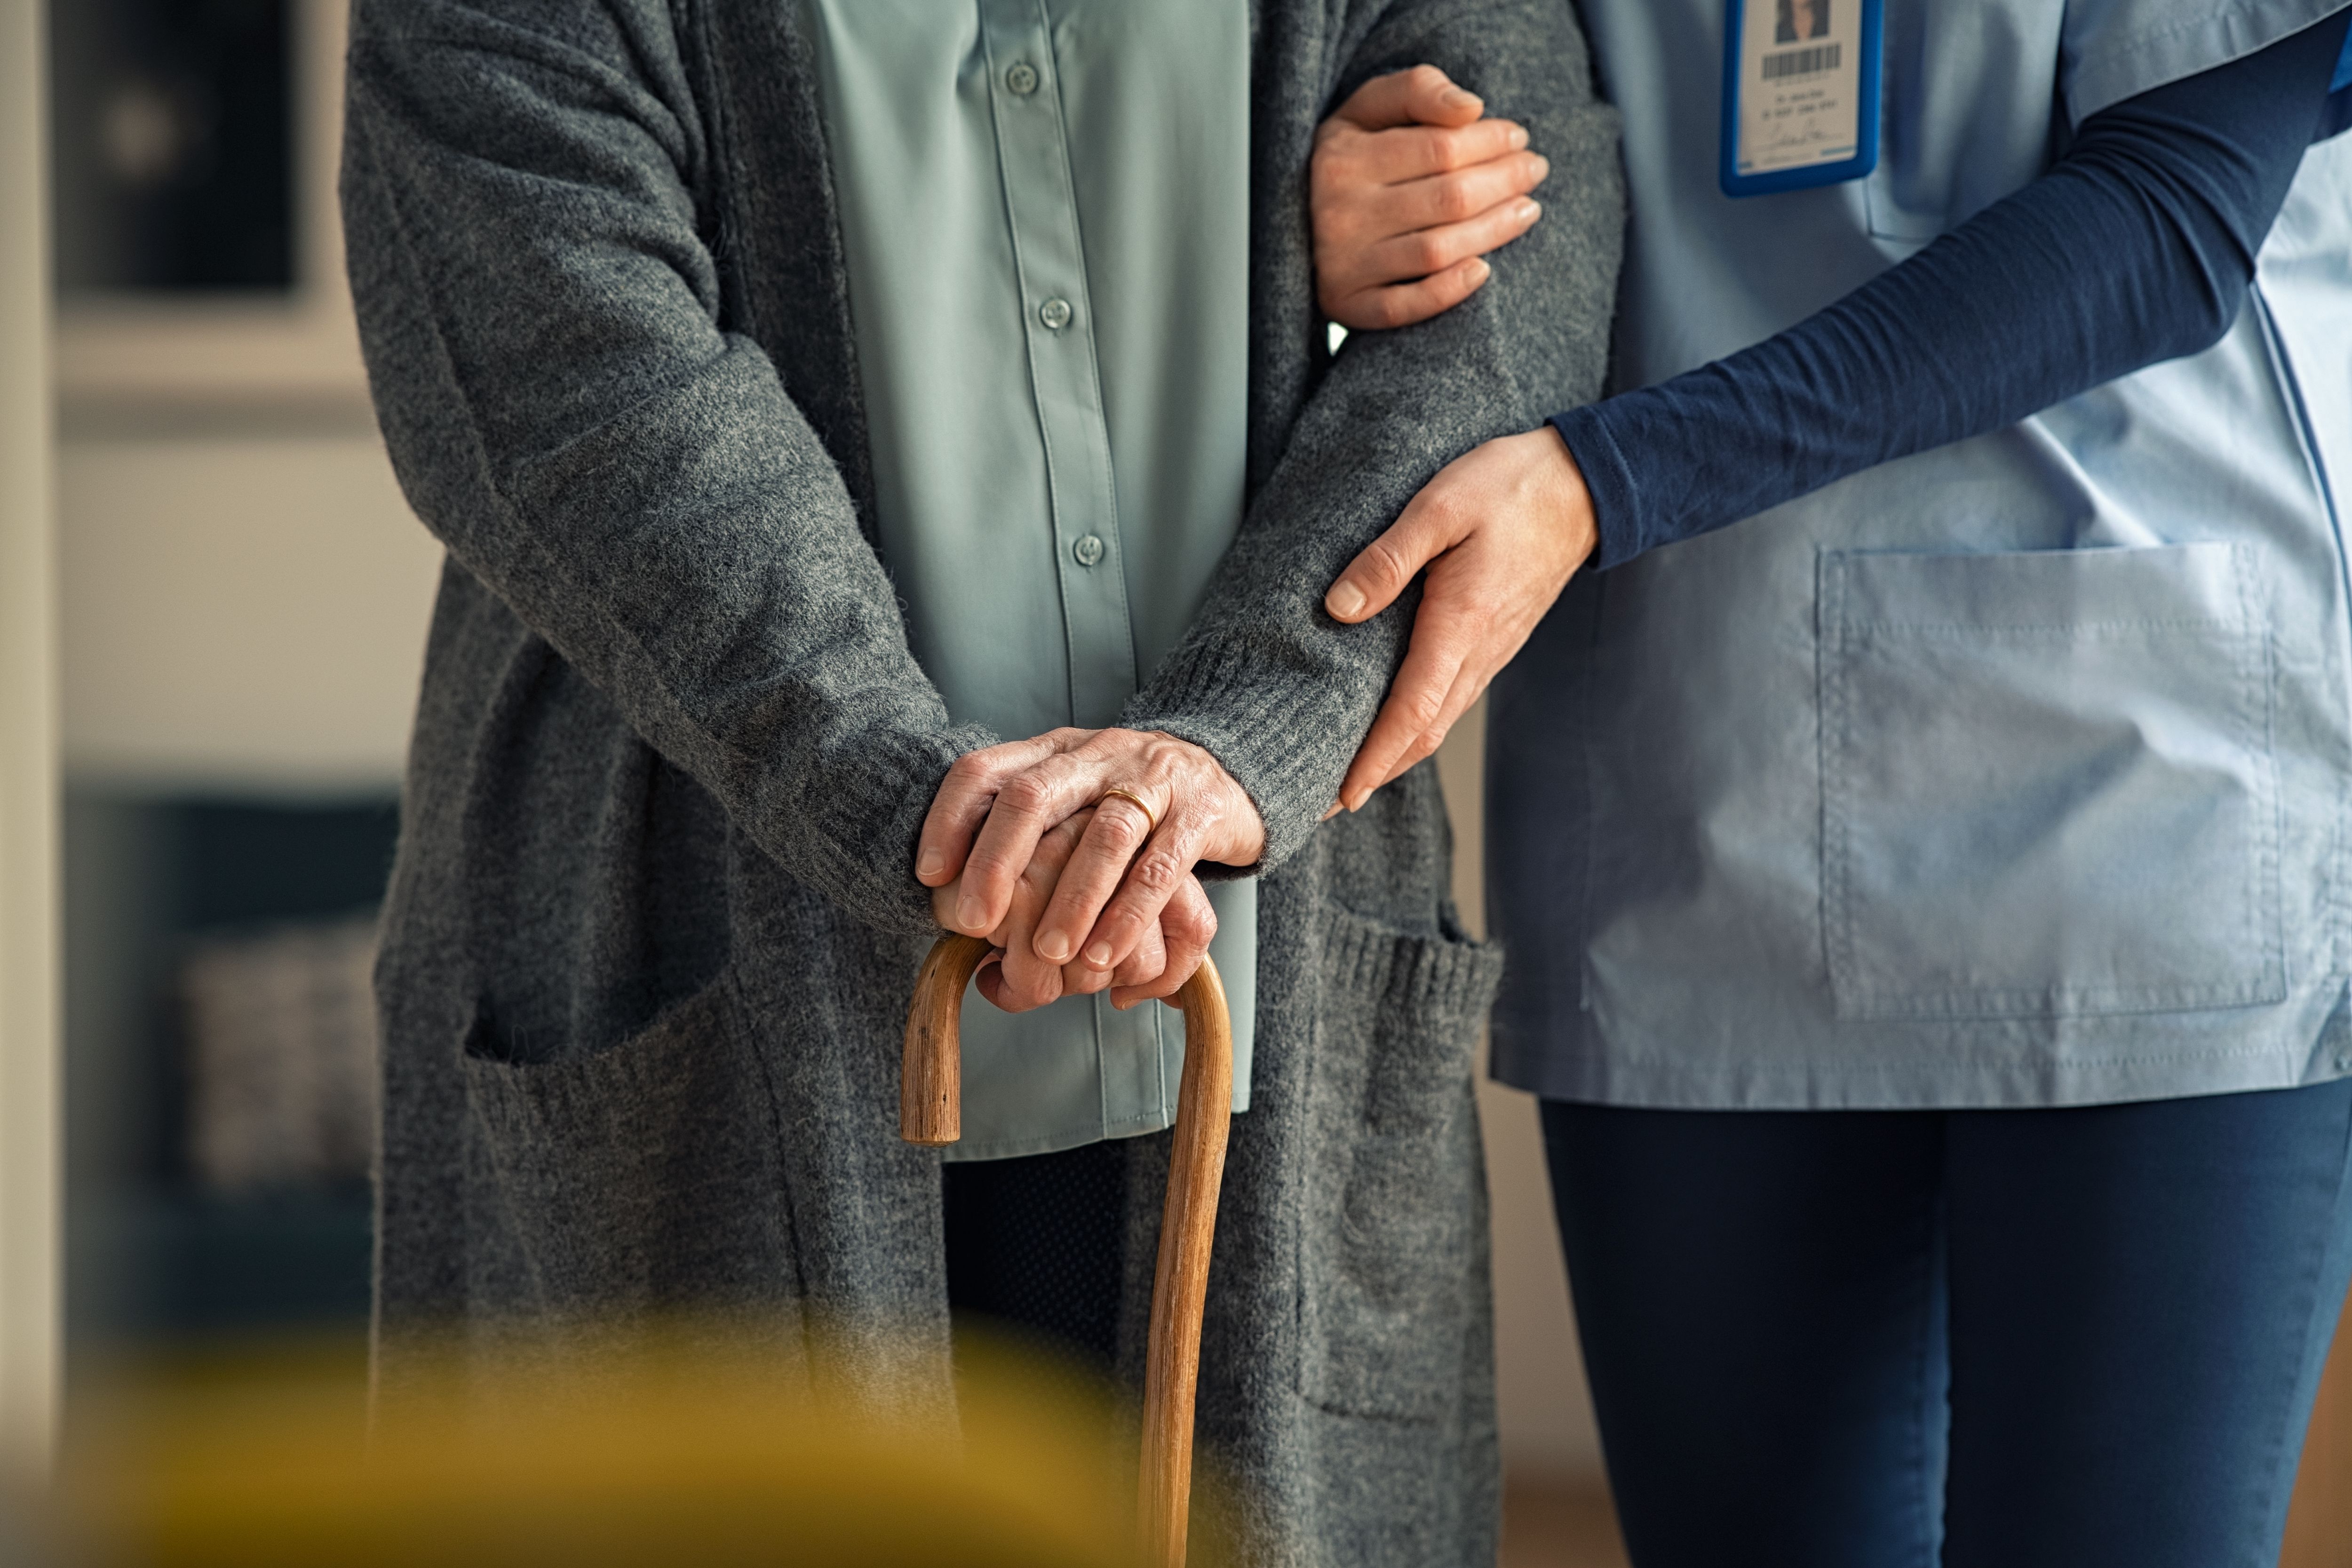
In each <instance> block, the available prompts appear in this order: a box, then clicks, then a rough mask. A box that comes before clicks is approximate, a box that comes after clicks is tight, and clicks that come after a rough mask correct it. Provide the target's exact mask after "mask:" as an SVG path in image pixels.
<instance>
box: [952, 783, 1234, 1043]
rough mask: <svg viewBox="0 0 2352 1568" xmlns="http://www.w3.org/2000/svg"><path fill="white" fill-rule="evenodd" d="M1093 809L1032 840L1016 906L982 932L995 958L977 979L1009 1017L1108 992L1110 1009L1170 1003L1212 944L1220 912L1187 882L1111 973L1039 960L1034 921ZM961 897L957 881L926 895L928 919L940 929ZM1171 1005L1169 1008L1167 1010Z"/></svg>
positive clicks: (1015, 893)
mask: <svg viewBox="0 0 2352 1568" xmlns="http://www.w3.org/2000/svg"><path fill="white" fill-rule="evenodd" d="M1093 820H1094V813H1093V812H1092V811H1090V810H1089V811H1082V812H1079V813H1078V814H1077V815H1076V816H1073V817H1070V818H1068V819H1067V820H1066V821H1064V822H1062V823H1060V824H1058V825H1056V826H1055V827H1053V828H1052V829H1051V830H1049V831H1048V832H1047V833H1046V834H1045V837H1042V838H1040V839H1039V840H1038V841H1037V853H1036V854H1035V855H1034V856H1033V857H1031V858H1030V861H1029V864H1028V865H1027V866H1025V867H1024V868H1022V872H1021V876H1020V878H1019V879H1018V881H1017V882H1016V883H1015V885H1014V888H1013V905H1012V908H1011V910H1009V911H1008V912H1007V913H1006V915H1005V917H1004V919H1003V921H1001V922H1000V923H999V924H998V925H997V927H996V929H995V930H993V931H989V932H988V933H987V936H988V941H989V943H990V945H991V946H992V947H994V948H995V949H996V952H995V953H994V954H993V955H992V956H991V957H990V958H988V959H987V960H985V961H984V962H983V963H982V965H981V968H980V972H979V973H978V974H977V975H975V976H974V980H975V983H976V984H978V985H979V986H980V994H982V995H983V996H985V997H987V998H988V999H989V1000H990V1001H991V1002H992V1003H994V1004H995V1005H997V1006H999V1007H1002V1008H1003V1009H1004V1011H1006V1012H1008V1013H1025V1012H1027V1011H1029V1010H1030V1009H1031V1008H1033V1007H1042V1006H1044V1005H1045V1004H1047V1003H1048V1002H1054V1001H1058V1000H1060V999H1061V998H1062V997H1064V996H1090V995H1092V994H1095V993H1096V992H1097V991H1101V990H1103V989H1105V988H1108V989H1109V991H1110V999H1111V1005H1113V1006H1115V1007H1118V1008H1121V1009H1124V1008H1128V1007H1131V1006H1133V1005H1135V1004H1137V1003H1138V1002H1148V1001H1151V1000H1154V999H1155V998H1156V999H1159V1000H1162V1001H1166V1000H1168V999H1170V998H1171V997H1173V996H1174V995H1175V994H1176V992H1177V990H1178V989H1179V988H1180V987H1181V986H1182V985H1183V984H1184V982H1185V981H1187V980H1189V979H1191V978H1192V972H1193V971H1194V970H1195V969H1198V968H1199V967H1200V964H1201V955H1202V953H1204V952H1208V950H1209V939H1210V938H1212V937H1213V936H1215V935H1216V934H1217V911H1216V910H1214V909H1213V908H1211V907H1210V904H1209V896H1208V894H1207V893H1205V892H1203V891H1202V889H1201V884H1200V883H1199V882H1198V881H1197V880H1195V879H1192V877H1189V876H1188V877H1186V878H1185V879H1184V880H1183V883H1182V885H1181V886H1180V887H1179V888H1178V889H1176V894H1175V896H1174V897H1173V898H1171V899H1170V900H1168V905H1167V907H1166V908H1165V909H1163V910H1160V918H1159V920H1157V921H1154V922H1153V923H1152V925H1151V928H1150V930H1149V931H1145V932H1144V934H1143V940H1142V941H1141V942H1138V943H1137V944H1136V947H1135V951H1134V952H1131V953H1129V954H1128V955H1127V957H1126V958H1124V959H1122V960H1120V961H1119V963H1118V964H1117V966H1116V967H1114V968H1112V969H1090V968H1088V967H1087V965H1085V964H1083V963H1064V964H1053V963H1045V962H1044V961H1043V960H1041V959H1039V958H1038V957H1037V955H1036V950H1035V947H1034V939H1035V934H1036V929H1037V921H1038V918H1039V917H1040V916H1042V915H1043V914H1044V913H1045V907H1046V905H1047V903H1048V902H1049V901H1050V900H1052V898H1053V895H1054V889H1055V884H1056V883H1057V882H1058V881H1059V880H1060V878H1061V875H1062V869H1063V868H1064V867H1065V866H1066V865H1067V864H1068V863H1069V858H1070V856H1071V854H1072V852H1073V851H1075V850H1076V848H1077V847H1078V844H1079V841H1080V840H1081V839H1083V838H1084V837H1085V836H1086V830H1087V824H1088V823H1090V822H1092V821H1093ZM962 896H963V883H962V879H960V878H959V879H956V880H954V881H951V882H950V883H948V885H947V886H945V887H943V888H938V889H933V890H932V893H931V913H932V916H933V918H935V919H937V920H938V921H939V922H940V924H941V925H949V924H950V923H951V922H952V921H953V919H954V915H955V910H956V906H957V904H958V903H959V902H960V901H961V899H962ZM1171 1005H1172V1004H1171Z"/></svg>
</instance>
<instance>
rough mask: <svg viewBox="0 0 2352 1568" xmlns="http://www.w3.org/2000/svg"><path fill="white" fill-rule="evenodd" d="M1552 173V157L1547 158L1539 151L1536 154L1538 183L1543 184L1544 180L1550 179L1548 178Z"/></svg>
mask: <svg viewBox="0 0 2352 1568" xmlns="http://www.w3.org/2000/svg"><path fill="white" fill-rule="evenodd" d="M1550 174H1551V160H1550V159H1549V158H1547V157H1545V156H1544V155H1543V154H1542V153H1537V154H1536V184H1543V182H1544V181H1545V180H1546V179H1548V178H1549V176H1550Z"/></svg>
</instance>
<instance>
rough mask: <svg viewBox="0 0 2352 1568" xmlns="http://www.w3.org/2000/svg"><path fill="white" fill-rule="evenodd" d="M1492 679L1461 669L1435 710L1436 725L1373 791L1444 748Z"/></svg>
mask: <svg viewBox="0 0 2352 1568" xmlns="http://www.w3.org/2000/svg"><path fill="white" fill-rule="evenodd" d="M1490 679H1493V672H1492V671H1491V670H1484V669H1479V668H1474V667H1473V666H1470V665H1466V664H1465V665H1464V666H1463V667H1462V672H1461V673H1460V674H1459V675H1457V676H1455V677H1454V688H1453V689H1452V690H1450V691H1448V692H1447V693H1446V694H1445V704H1444V707H1443V708H1441V709H1439V710H1438V714H1437V721H1436V722H1435V723H1433V724H1432V725H1431V726H1430V727H1429V728H1428V729H1426V730H1423V731H1422V732H1421V733H1420V734H1419V735H1417V736H1415V737H1414V738H1413V742H1412V744H1411V745H1409V746H1407V747H1406V748H1405V749H1404V751H1403V752H1402V753H1400V754H1399V755H1398V757H1397V759H1396V761H1394V762H1392V763H1390V764H1389V767H1388V773H1387V774H1386V775H1385V776H1384V777H1382V778H1381V782H1380V783H1379V784H1374V785H1373V786H1372V788H1374V789H1376V790H1378V789H1385V788H1386V787H1387V786H1388V785H1389V784H1392V783H1394V782H1395V781H1396V780H1398V779H1401V778H1402V777H1404V775H1405V774H1407V773H1411V772H1412V770H1413V769H1414V768H1417V767H1419V766H1420V765H1421V764H1422V763H1423V761H1424V760H1425V759H1427V758H1429V757H1433V756H1435V755H1436V754H1437V749H1438V748H1439V747H1440V746H1443V745H1444V744H1445V737H1446V736H1447V735H1449V734H1451V733H1453V731H1454V725H1455V724H1457V723H1459V722H1461V721H1462V715H1464V714H1465V713H1467V712H1468V711H1470V705H1471V704H1472V703H1474V702H1475V701H1477V700H1478V699H1479V697H1480V696H1481V695H1482V694H1484V693H1485V691H1486V683H1487V681H1488V680H1490Z"/></svg>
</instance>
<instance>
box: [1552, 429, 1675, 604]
mask: <svg viewBox="0 0 2352 1568" xmlns="http://www.w3.org/2000/svg"><path fill="white" fill-rule="evenodd" d="M1607 406H1608V405H1606V404H1601V403H1589V404H1586V405H1584V406H1583V407H1581V408H1571V409H1570V410H1569V411H1568V412H1567V413H1565V414H1555V415H1553V416H1551V427H1552V428H1553V429H1555V430H1557V431H1559V438H1560V439H1561V440H1562V441H1565V442H1567V443H1568V455H1569V456H1570V457H1571V458H1575V459H1576V466H1577V468H1578V469H1579V470H1580V472H1581V473H1582V474H1583V476H1584V488H1585V490H1586V492H1587V493H1588V494H1590V495H1591V498H1592V520H1593V524H1594V527H1595V528H1596V530H1597V531H1599V533H1600V536H1601V541H1600V542H1599V543H1598V544H1596V545H1595V546H1594V547H1593V551H1592V559H1591V560H1590V561H1588V562H1586V563H1585V566H1584V569H1585V570H1586V571H1588V572H1605V571H1607V570H1608V569H1609V568H1610V567H1612V566H1615V565H1619V564H1621V563H1624V562H1627V561H1631V560H1632V559H1633V557H1635V556H1636V555H1639V554H1641V553H1642V552H1643V551H1644V550H1647V549H1648V548H1649V547H1650V544H1651V541H1649V540H1645V539H1643V537H1642V504H1641V501H1642V497H1641V482H1640V481H1639V480H1638V479H1635V478H1634V476H1633V465H1632V464H1631V463H1629V462H1627V461H1626V460H1625V449H1624V448H1623V447H1620V446H1619V445H1618V444H1617V437H1615V436H1613V435H1612V434H1611V433H1610V430H1609V418H1608V416H1607V415H1606V414H1605V413H1603V412H1602V410H1603V409H1605V408H1606V407H1607Z"/></svg>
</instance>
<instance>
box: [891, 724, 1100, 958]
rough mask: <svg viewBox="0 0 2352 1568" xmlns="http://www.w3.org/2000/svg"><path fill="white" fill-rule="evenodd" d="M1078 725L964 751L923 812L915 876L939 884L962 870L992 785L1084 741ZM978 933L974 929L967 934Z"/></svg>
mask: <svg viewBox="0 0 2352 1568" xmlns="http://www.w3.org/2000/svg"><path fill="white" fill-rule="evenodd" d="M1086 735H1087V731H1084V730H1055V731H1051V732H1049V733H1047V734H1044V735H1038V736H1035V737H1034V738H1033V739H1030V740H1026V741H1009V742H1005V743H1004V744H1003V745H1001V746H989V747H986V748H983V749H982V750H981V751H977V752H965V753H964V754H963V755H962V756H961V757H958V758H957V759H956V760H955V763H954V765H953V766H951V767H950V768H949V769H948V773H947V777H946V778H944V779H942V780H940V788H939V793H938V794H937V795H933V796H932V797H931V808H930V810H929V811H928V812H926V813H925V814H924V816H923V832H922V837H920V838H919V840H918V841H917V843H916V846H915V879H916V880H918V881H919V882H921V883H922V884H923V885H924V886H925V887H927V888H937V887H942V886H944V885H946V884H947V883H949V882H951V881H953V880H954V879H956V877H957V876H958V875H959V874H960V873H961V871H962V870H963V860H964V856H965V855H966V853H967V852H969V851H970V849H971V838H972V835H973V833H975V832H976V831H978V829H979V827H980V825H981V824H982V822H983V821H985V820H986V819H987V817H988V808H989V806H990V805H992V804H993V803H994V801H995V799H996V791H997V788H998V786H999V785H1000V784H1002V783H1003V781H1004V780H1005V779H1008V778H1010V777H1012V776H1013V774H1015V773H1020V772H1022V771H1023V770H1024V769H1026V768H1029V767H1032V766H1034V765H1035V764H1036V763H1040V762H1043V761H1044V760H1045V758H1047V757H1050V756H1052V755H1054V754H1055V752H1059V751H1066V750H1068V749H1070V747H1071V746H1073V745H1075V744H1076V743H1077V742H1081V741H1083V740H1084V738H1085V736H1086ZM972 934H975V935H976V934H978V933H976V932H975V933H972Z"/></svg>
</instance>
